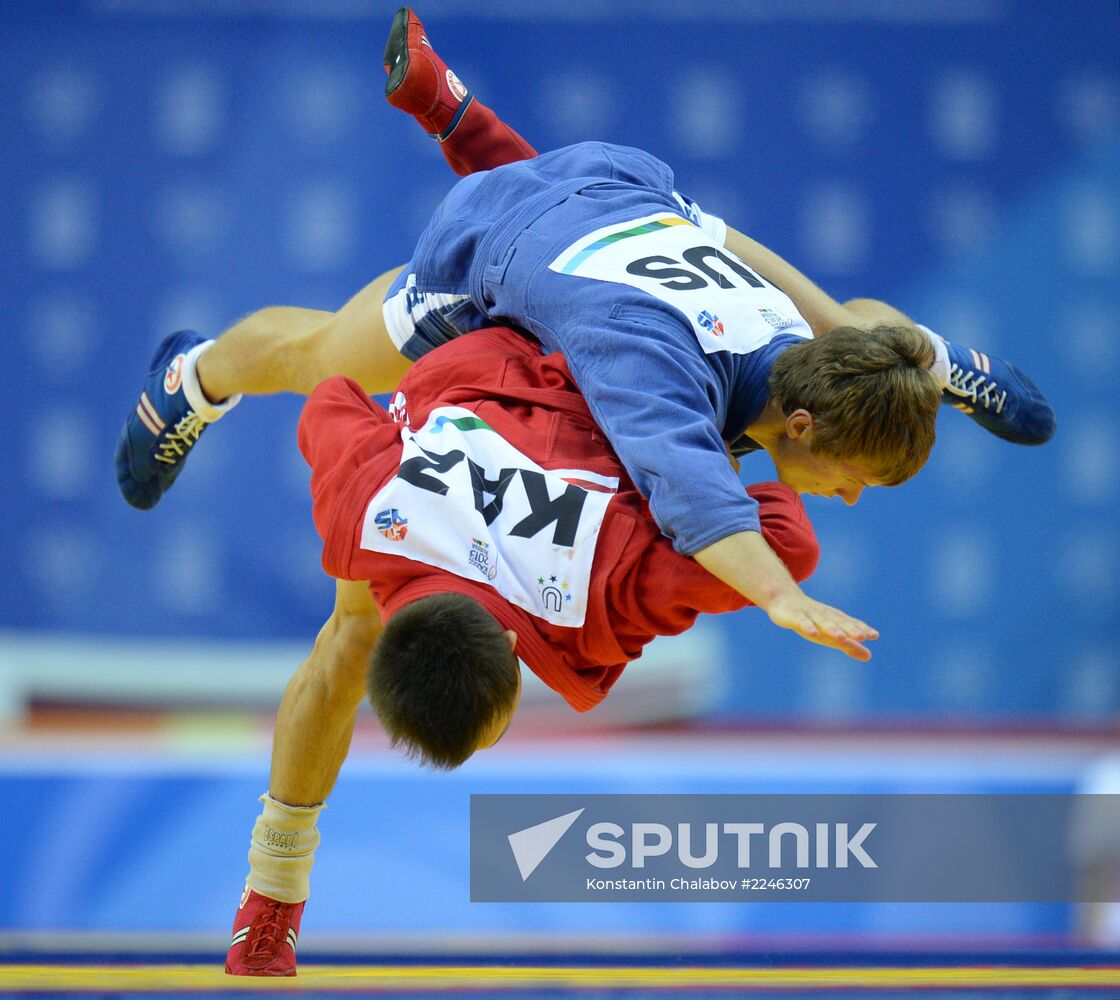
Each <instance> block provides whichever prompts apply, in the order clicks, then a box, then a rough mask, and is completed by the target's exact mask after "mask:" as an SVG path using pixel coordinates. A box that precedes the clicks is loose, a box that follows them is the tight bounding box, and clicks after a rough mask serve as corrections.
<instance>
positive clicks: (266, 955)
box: [226, 886, 306, 976]
mask: <svg viewBox="0 0 1120 1000" xmlns="http://www.w3.org/2000/svg"><path fill="white" fill-rule="evenodd" d="M305 905H306V902H304V903H281V902H280V900H278V899H269V898H268V897H267V896H262V895H261V894H260V893H259V892H254V891H253V890H252V889H250V888H249V887H248V886H245V891H244V892H243V893H242V894H241V905H240V906H238V908H237V914H236V916H234V918H233V941H232V942H231V943H230V946H229V954H228V955H226V973H227V974H228V975H231V976H294V975H295V974H296V939H297V938H298V937H299V922H300V918H301V917H302V916H303V908H304V906H305Z"/></svg>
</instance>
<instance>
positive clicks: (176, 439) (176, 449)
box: [155, 410, 206, 465]
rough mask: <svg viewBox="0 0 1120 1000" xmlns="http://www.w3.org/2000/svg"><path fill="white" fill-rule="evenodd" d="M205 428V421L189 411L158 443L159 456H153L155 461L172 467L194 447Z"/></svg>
mask: <svg viewBox="0 0 1120 1000" xmlns="http://www.w3.org/2000/svg"><path fill="white" fill-rule="evenodd" d="M205 428H206V421H205V420H203V419H202V417H200V416H199V415H198V414H197V413H195V412H194V410H191V411H190V413H188V414H187V415H186V416H185V417H183V419H182V420H180V421H179V422H178V423H177V424H176V425H175V427H174V429H173V430H172V431H171V432H170V433H169V434H167V435H166V436H165V437H164V439H163V440H162V441H161V442H160V443H159V454H158V455H156V456H155V459H156V461H157V462H165V463H167V464H168V465H174V464H175V463H176V462H178V461H179V459H180V458H182V457H183V456H184V455H185V454H186V453H187V452H188V451H190V450H191V448H193V447H194V443H195V441H197V440H198V439H199V437H200V436H201V434H202V432H203V430H205Z"/></svg>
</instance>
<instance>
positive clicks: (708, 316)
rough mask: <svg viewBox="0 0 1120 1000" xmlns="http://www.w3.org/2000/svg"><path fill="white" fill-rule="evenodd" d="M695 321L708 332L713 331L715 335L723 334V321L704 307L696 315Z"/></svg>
mask: <svg viewBox="0 0 1120 1000" xmlns="http://www.w3.org/2000/svg"><path fill="white" fill-rule="evenodd" d="M696 322H697V323H699V324H700V325H701V326H702V327H703V328H704V329H705V330H707V331H708V332H709V333H714V334H715V335H716V336H717V337H722V336H723V321H722V320H721V319H720V318H719V317H718V316H717V315H716V314H715V313H710V312H708V310H707V309H705V310H704V311H703V312H702V313H701V314H700V315H699V316H697V317H696Z"/></svg>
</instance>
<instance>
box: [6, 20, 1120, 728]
mask: <svg viewBox="0 0 1120 1000" xmlns="http://www.w3.org/2000/svg"><path fill="white" fill-rule="evenodd" d="M601 6H602V5H594V7H595V9H592V5H585V4H582V3H575V4H570V5H561V7H560V8H558V7H557V5H555V4H545V3H540V2H535V0H525V2H522V3H519V4H517V5H511V4H504V3H503V4H486V3H467V2H466V0H463V2H460V3H456V2H451V0H442V2H435V3H432V4H431V5H430V7H429V8H426V9H422V10H421V13H422V15H423V16H424V17H425V22H426V24H427V26H428V28H429V30H430V31H431V34H432V37H433V38H434V39H435V40H436V43H437V44H438V45H439V46H440V48H441V49H442V50H443V51H444V52H445V54H446V55H447V56H448V58H449V59H450V61H451V62H452V64H453V65H454V66H455V67H456V68H457V69H458V70H459V72H460V75H461V76H463V77H464V79H466V80H468V81H469V83H470V84H471V85H472V86H473V87H474V88H475V89H476V90H477V91H478V92H479V93H480V94H481V95H482V97H483V98H484V99H485V100H487V101H488V103H490V104H492V105H494V106H495V107H497V108H499V109H500V110H501V111H502V113H503V114H504V115H505V116H506V117H507V118H508V119H509V120H510V121H511V122H512V123H513V124H514V125H515V126H516V127H517V128H518V129H519V130H520V131H522V132H523V133H524V134H525V135H526V136H527V137H528V138H529V139H530V140H531V141H532V142H533V143H534V144H536V145H537V146H538V147H539V148H542V149H545V148H549V147H554V146H557V145H560V144H564V143H567V142H571V141H575V140H578V139H582V138H589V137H598V138H605V139H609V140H613V141H618V142H625V143H631V144H635V145H643V146H646V147H648V148H650V149H651V150H652V151H654V152H655V153H657V154H658V155H659V156H661V157H663V158H664V159H666V160H667V161H668V162H670V163H671V164H673V165H674V166H675V168H676V170H677V172H678V183H679V186H680V187H681V189H682V190H684V191H686V192H689V193H690V194H692V195H693V196H694V197H695V198H696V199H697V200H698V201H700V203H701V204H702V205H703V206H705V207H706V208H708V209H710V210H712V211H715V212H717V213H719V214H722V215H724V216H726V217H727V218H728V219H729V220H730V221H731V222H732V223H733V224H734V225H736V227H738V228H740V229H743V230H745V231H747V232H748V233H751V234H752V235H754V236H756V237H757V238H759V239H760V240H762V241H763V242H764V243H767V244H768V245H771V246H773V247H774V248H775V249H777V250H778V251H779V252H781V253H782V254H784V255H785V256H787V257H788V258H789V259H790V260H792V261H793V262H794V263H795V264H797V265H798V266H800V267H801V268H802V269H803V270H805V271H806V272H807V273H808V274H810V275H811V276H813V277H814V278H815V279H816V280H818V281H819V282H820V283H821V284H822V285H823V286H824V287H825V288H826V289H827V290H829V291H830V292H831V293H833V294H834V295H836V296H838V297H841V298H843V297H850V296H855V295H872V296H876V297H881V298H884V299H887V300H888V301H891V302H893V303H896V304H897V305H899V306H900V307H902V308H903V309H906V310H908V311H910V312H911V313H912V314H913V315H914V316H915V317H916V318H917V319H919V320H920V321H923V322H926V323H927V324H929V325H930V326H932V327H934V328H936V329H939V330H941V331H943V332H944V333H945V334H946V335H948V336H950V337H952V336H959V337H960V338H961V339H963V340H965V341H967V342H970V343H974V344H975V346H977V347H980V348H982V349H990V350H992V351H994V352H996V353H1001V354H1005V355H1006V356H1008V357H1010V358H1012V359H1014V360H1016V361H1019V362H1021V363H1022V365H1023V366H1024V367H1025V368H1027V369H1028V370H1029V371H1031V372H1032V373H1034V374H1036V376H1037V378H1038V381H1039V383H1040V384H1041V386H1042V387H1043V388H1044V389H1045V390H1046V392H1047V393H1048V394H1049V395H1050V396H1051V397H1052V399H1053V400H1054V402H1055V404H1056V406H1057V408H1058V411H1059V417H1060V429H1059V436H1058V438H1057V439H1056V440H1055V441H1054V442H1053V443H1052V444H1051V445H1049V446H1047V447H1046V448H1043V449H1020V448H1015V447H1012V446H1010V445H1005V444H1004V443H1002V442H999V441H996V440H994V439H992V438H990V437H988V436H987V435H985V434H984V433H983V432H982V431H980V430H979V429H978V428H976V427H974V426H972V425H971V424H970V423H969V422H968V421H967V420H965V419H964V418H963V417H961V416H960V415H959V414H957V413H954V412H951V411H946V413H945V414H944V415H943V419H942V421H941V435H940V436H941V441H940V444H939V446H938V448H937V450H936V453H935V456H934V458H933V460H932V461H931V462H930V465H929V467H928V468H927V470H925V471H924V472H923V473H922V475H921V476H920V477H919V478H918V480H917V481H916V482H913V483H911V484H907V485H906V486H904V487H903V488H901V489H898V490H890V491H885V490H884V491H877V492H878V494H879V495H872V494H874V493H876V491H870V492H869V494H867V495H865V498H864V499H863V500H862V501H861V503H860V505H859V508H858V509H856V510H854V511H853V510H847V509H843V508H841V507H840V506H839V502H838V501H833V502H831V503H825V502H820V503H813V504H811V507H810V510H811V513H812V515H813V517H814V519H815V521H816V523H817V525H818V528H819V532H820V535H821V538H822V542H823V546H824V554H823V561H822V566H821V570H820V572H819V573H818V577H817V579H816V581H815V582H814V583H813V584H812V585H811V590H812V591H813V592H814V593H815V594H817V595H819V596H821V597H822V598H824V599H826V600H830V601H832V602H835V603H838V604H840V605H841V606H843V607H845V608H846V609H848V610H851V611H853V612H854V613H857V614H859V615H860V616H861V617H864V618H866V619H867V620H869V621H871V622H872V623H874V624H875V625H877V626H878V627H880V629H881V630H882V632H883V638H882V639H881V640H880V641H879V642H878V643H877V644H876V652H877V657H876V660H875V661H874V662H873V663H872V664H870V665H869V666H867V667H857V666H855V665H854V664H852V663H850V662H846V661H844V660H843V659H842V658H841V657H839V656H838V655H835V654H831V653H827V652H821V651H818V650H816V649H814V648H812V647H809V646H807V645H805V644H804V643H802V642H800V641H798V640H796V639H794V638H792V637H790V636H788V635H784V634H780V633H778V632H777V631H776V630H775V629H773V628H772V627H771V626H769V624H768V623H767V622H766V621H765V619H764V618H763V617H762V616H761V615H759V614H758V613H757V612H756V613H753V614H752V613H750V612H744V613H742V614H740V615H737V616H733V617H729V618H727V619H726V620H725V622H724V623H723V627H724V628H726V630H727V632H728V635H729V639H730V640H731V641H730V642H729V648H732V649H737V650H742V651H743V652H742V653H741V654H740V655H739V656H738V658H737V659H736V662H734V663H733V664H731V668H732V669H731V677H732V688H731V693H730V696H729V698H728V700H727V703H726V711H727V713H728V714H731V715H742V714H749V715H755V714H764V715H783V716H787V715H795V716H798V717H803V718H813V719H827V720H836V719H839V720H846V719H853V718H856V719H858V718H864V717H867V716H890V717H894V718H909V717H913V716H934V717H982V718H992V717H995V718H999V719H1006V718H1024V717H1028V718H1033V717H1048V718H1059V719H1067V720H1078V721H1101V720H1104V719H1106V718H1109V717H1111V716H1112V714H1113V713H1114V710H1115V706H1116V704H1117V698H1118V693H1120V655H1118V652H1117V645H1116V641H1115V638H1114V636H1115V631H1116V625H1117V619H1116V612H1115V608H1116V606H1117V597H1118V588H1120V581H1118V571H1117V565H1118V560H1117V549H1118V545H1120V538H1118V524H1117V517H1116V513H1115V507H1116V500H1117V491H1118V485H1117V484H1118V483H1120V457H1118V447H1120V445H1118V440H1120V436H1118V435H1117V433H1116V418H1115V407H1114V405H1113V403H1112V398H1113V395H1114V394H1113V392H1112V387H1113V386H1114V384H1115V380H1116V377H1117V374H1118V372H1117V357H1118V350H1117V347H1116V344H1117V339H1116V337H1115V334H1114V330H1115V316H1116V315H1117V314H1118V311H1120V281H1118V273H1117V267H1118V265H1117V261H1118V254H1117V250H1118V247H1120V209H1118V205H1120V155H1118V154H1120V148H1118V142H1120V139H1118V125H1120V71H1118V70H1117V67H1118V66H1120V59H1118V56H1120V41H1118V39H1120V32H1118V30H1117V21H1116V17H1117V15H1116V10H1115V5H1110V4H1101V3H1096V2H1090V0H1080V2H1074V3H1065V4H1050V3H1046V2H1044V0H1002V2H990V3H975V4H940V5H937V9H936V10H933V8H929V9H927V7H928V5H924V4H909V3H897V2H886V3H876V4H836V5H821V4H818V3H810V2H807V0H806V2H804V3H801V2H796V0H789V2H786V3H782V4H777V5H774V4H769V5H765V4H757V3H754V2H747V0H739V2H729V3H723V4H720V5H718V8H717V7H713V9H712V10H711V11H709V12H705V11H703V10H690V11H684V10H682V9H681V6H680V5H678V4H668V3H666V4H658V3H656V2H654V3H643V4H641V5H640V11H639V9H638V6H637V5H632V4H629V3H621V4H617V5H608V7H609V8H610V10H609V12H608V13H609V16H604V15H603V12H602V11H601V10H599V7H601ZM391 13H392V5H388V4H386V5H379V4H374V5H367V4H356V3H355V4H351V3H344V2H339V3H333V4H327V5H323V4H317V3H312V2H311V0H307V3H306V4H301V3H292V2H285V3H283V4H271V3H266V2H264V0H258V2H240V3H229V4H221V3H202V2H190V0H167V2H165V3H160V4H147V3H141V2H139V0H136V2H130V0H114V2H109V0H101V2H92V0H91V2H89V3H78V2H71V3H63V2H54V0H42V2H33V0H27V2H15V0H14V2H10V3H7V4H4V5H3V7H2V8H0V94H2V95H3V97H4V100H3V101H0V129H2V130H3V134H4V135H5V136H6V139H7V141H6V142H5V143H4V144H3V146H2V148H0V181H2V184H0V254H2V260H3V265H2V267H0V301H2V302H3V304H4V307H5V308H4V314H5V320H6V324H7V333H6V336H5V337H4V341H3V342H4V345H5V349H6V350H5V363H4V365H3V366H0V420H2V423H3V427H4V433H3V435H2V436H0V462H2V463H3V468H4V470H5V477H6V480H7V486H8V488H7V489H6V490H5V500H4V517H3V518H2V519H0V551H2V553H3V555H4V557H5V566H6V568H7V572H8V581H7V584H6V585H5V586H4V587H3V588H0V626H3V627H6V628H12V629H19V630H36V631H42V632H44V633H49V632H52V631H64V632H68V633H78V634H85V633H99V634H102V633H108V634H112V635H120V636H123V637H128V636H140V635H143V636H152V635H158V636H167V637H169V638H174V637H188V636H198V635H205V636H219V637H221V636H227V637H231V638H246V639H253V638H272V637H278V636H279V637H288V636H306V637H308V639H310V637H311V636H312V635H313V634H314V630H315V629H316V627H317V626H318V624H320V622H321V620H322V618H323V616H324V615H325V613H326V611H327V609H328V607H329V601H330V595H331V588H330V585H329V583H328V582H327V581H325V580H324V579H323V578H322V574H321V571H320V570H319V568H318V547H317V540H316V538H315V534H314V531H313V528H312V526H311V522H310V517H309V511H308V502H307V495H306V494H307V477H306V473H305V470H304V469H303V468H302V467H301V462H300V460H299V457H298V455H297V453H296V451H295V447H294V436H293V429H294V424H295V419H296V416H297V413H298V401H297V400H295V399H294V398H279V399H271V400H262V401H253V402H252V403H250V404H249V405H244V406H242V407H241V408H240V409H239V410H238V411H237V413H236V414H235V415H233V416H232V417H231V418H230V419H229V420H227V421H225V422H224V423H223V424H222V425H220V426H219V427H217V428H215V429H213V430H212V431H210V432H209V433H208V434H207V436H206V439H205V441H204V442H203V443H202V445H201V446H200V448H199V450H198V454H197V455H196V456H195V457H193V458H192V459H191V469H190V470H189V471H188V472H187V473H186V475H185V476H184V477H183V478H182V480H181V481H180V484H179V485H177V486H176V488H175V490H174V491H173V492H172V493H171V494H170V495H169V497H168V498H167V499H166V500H165V501H164V503H162V504H161V505H160V507H159V508H158V509H157V510H155V511H154V512H151V513H139V512H136V511H132V510H130V509H128V508H127V507H126V506H125V505H124V503H123V502H122V501H121V499H120V498H119V496H118V495H117V492H116V487H115V484H114V482H113V475H112V454H113V447H114V442H115V436H116V433H117V430H118V428H119V427H120V424H121V422H122V420H123V418H124V416H125V414H126V412H127V411H128V410H129V408H130V406H131V405H132V404H133V403H134V400H135V394H136V392H137V390H138V388H139V384H140V378H141V375H142V373H143V371H144V370H145V367H146V364H147V361H148V359H149V358H150V356H151V353H152V350H153V347H154V345H155V344H156V343H157V342H158V341H159V339H161V338H162V337H163V336H164V335H165V334H166V333H167V332H170V331H171V330H172V329H175V328H176V327H179V326H194V327H196V328H198V329H200V330H202V331H204V332H205V333H207V334H210V335H216V334H218V333H219V332H220V331H221V330H222V329H223V328H224V327H225V326H226V325H228V324H229V323H230V322H232V321H233V320H234V319H236V318H237V317H238V316H240V315H243V314H244V313H246V312H248V311H250V310H252V309H254V308H257V307H259V306H262V305H265V304H275V303H291V304H299V305H306V306H314V307H318V308H323V309H333V308H337V307H338V306H339V305H341V304H342V303H343V302H344V301H345V300H346V299H347V298H348V297H349V295H351V294H352V293H353V292H354V291H356V290H357V289H358V288H360V287H361V286H362V285H363V284H365V283H366V282H367V281H369V280H370V279H372V278H373V277H374V276H376V275H377V274H379V273H380V272H381V271H383V270H385V269H387V268H389V267H391V266H394V265H396V264H397V263H400V262H402V261H403V260H405V259H406V258H407V256H408V254H409V252H410V249H411V246H412V242H413V240H414V238H415V235H416V234H417V233H418V231H419V229H420V227H421V226H422V225H423V222H424V220H425V219H426V217H427V215H428V213H429V212H430V211H431V209H432V207H433V206H434V205H435V204H436V203H437V201H438V199H439V198H440V197H441V195H442V194H443V192H444V191H445V190H446V188H447V187H448V185H449V184H450V182H451V180H452V177H451V174H450V172H449V171H448V169H447V168H446V165H445V164H444V162H443V159H442V157H441V156H440V155H439V153H438V151H437V149H436V148H435V147H434V146H433V145H432V144H431V142H430V141H428V140H427V139H426V138H425V137H424V136H423V135H422V134H421V133H420V131H419V129H418V128H417V127H416V126H415V124H414V123H412V122H411V121H410V120H408V119H406V118H405V117H404V116H402V115H401V114H399V113H398V112H396V111H394V110H393V109H391V108H389V107H388V106H387V105H386V104H385V103H384V101H383V99H382V96H381V89H382V79H383V76H382V74H383V70H382V69H381V67H380V65H379V63H380V52H381V48H382V45H383V41H384V34H385V30H386V28H387V25H388V21H389V18H390V17H391ZM746 475H747V476H749V477H754V478H766V477H767V476H768V475H770V470H769V466H768V464H767V463H766V461H765V459H762V458H756V459H752V460H751V462H750V463H748V468H747V470H746Z"/></svg>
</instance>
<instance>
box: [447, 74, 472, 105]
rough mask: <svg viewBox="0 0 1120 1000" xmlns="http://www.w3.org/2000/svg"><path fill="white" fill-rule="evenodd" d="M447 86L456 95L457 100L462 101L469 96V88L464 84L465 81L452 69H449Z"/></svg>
mask: <svg viewBox="0 0 1120 1000" xmlns="http://www.w3.org/2000/svg"><path fill="white" fill-rule="evenodd" d="M447 86H448V88H449V89H450V91H451V93H452V94H453V95H454V97H455V100H457V101H461V100H462V99H463V98H464V97H466V96H467V88H466V87H464V86H463V81H462V80H460V79H459V78H458V77H457V76H456V75H455V74H454V73H452V72H451V70H448V71H447Z"/></svg>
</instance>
